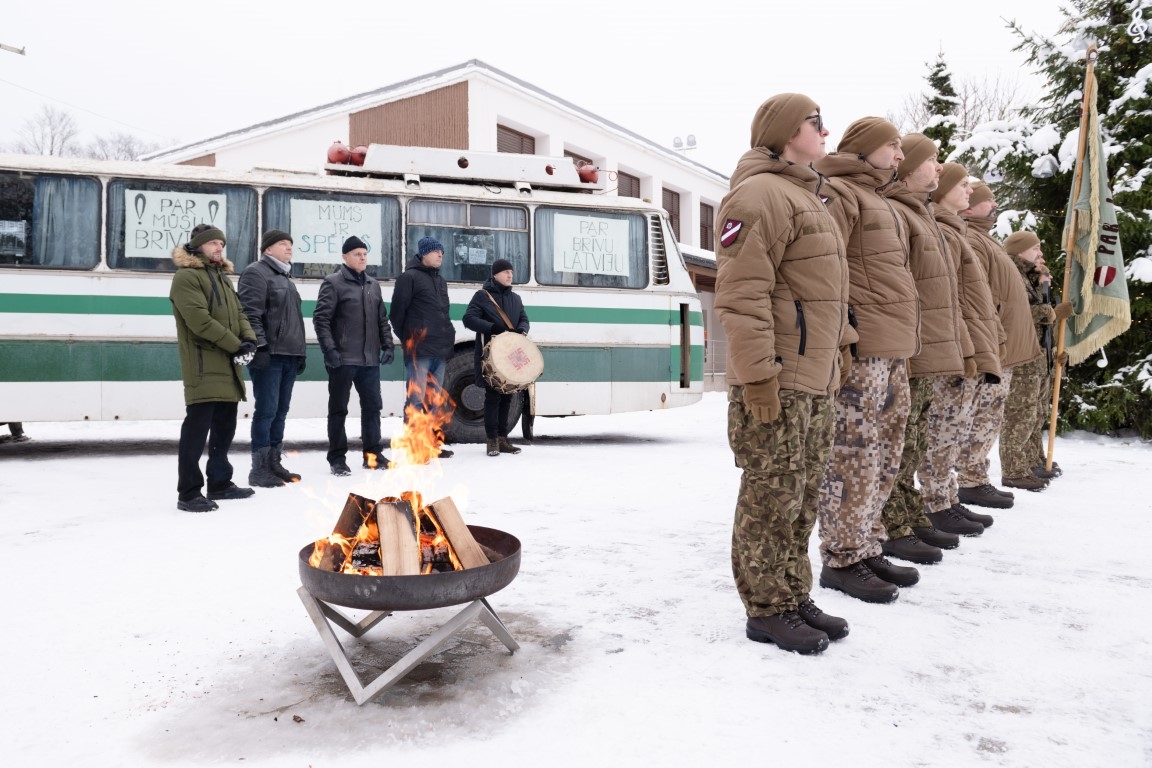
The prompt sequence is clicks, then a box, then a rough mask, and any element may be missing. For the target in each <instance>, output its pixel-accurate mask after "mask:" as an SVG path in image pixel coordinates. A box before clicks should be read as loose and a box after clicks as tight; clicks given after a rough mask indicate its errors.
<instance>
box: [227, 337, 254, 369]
mask: <svg viewBox="0 0 1152 768" xmlns="http://www.w3.org/2000/svg"><path fill="white" fill-rule="evenodd" d="M255 354H256V344H255V342H251V341H248V340H247V339H245V340H243V341H241V342H240V349H238V350H236V354H234V355H232V362H233V363H235V364H236V365H248V363H250V362H252V357H253V356H254V355H255Z"/></svg>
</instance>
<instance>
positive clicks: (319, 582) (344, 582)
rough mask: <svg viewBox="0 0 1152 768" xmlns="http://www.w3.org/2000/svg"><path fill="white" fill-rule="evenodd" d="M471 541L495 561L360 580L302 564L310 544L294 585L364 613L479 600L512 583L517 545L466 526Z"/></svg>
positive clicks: (500, 534)
mask: <svg viewBox="0 0 1152 768" xmlns="http://www.w3.org/2000/svg"><path fill="white" fill-rule="evenodd" d="M468 530H469V531H471V532H472V536H473V537H474V538H475V539H476V541H477V542H478V543H479V544H480V545H481V546H484V547H487V548H488V549H489V550H492V551H493V552H495V553H496V554H497V555H499V556H500V559H498V560H495V561H493V562H491V563H489V564H488V565H481V566H479V567H477V568H466V569H464V570H462V571H447V572H445V573H429V574H424V575H421V576H360V575H357V574H348V573H339V572H336V571H322V570H320V569H319V568H314V567H312V566H311V565H310V564H309V563H308V558H309V557H311V556H312V548H313V544H308V545H307V546H306V547H304V548H303V549H301V550H300V583H301V584H302V585H303V586H304V588H305V589H306V590H308V592H309V593H310V594H311V595H312V596H313V597H315V598H316V599H317V600H323V601H324V602H326V603H331V604H333V605H342V606H344V607H345V608H362V609H365V610H369V611H423V610H427V609H429V608H444V607H447V606H449V605H460V604H461V603H470V602H472V601H473V600H479V599H480V598H482V597H487V596H488V595H491V594H493V593H495V592H499V591H500V590H502V589H504V587H506V586H508V585H509V584H511V583H512V579H514V578H516V574H517V573H518V572H519V571H520V540H519V539H517V538H516V537H515V536H513V535H512V534H510V533H505V532H504V531H498V530H496V529H495V528H484V527H482V526H478V525H469V526H468Z"/></svg>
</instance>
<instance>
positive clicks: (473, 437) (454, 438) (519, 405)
mask: <svg viewBox="0 0 1152 768" xmlns="http://www.w3.org/2000/svg"><path fill="white" fill-rule="evenodd" d="M444 389H445V390H446V391H447V392H448V395H449V397H451V398H452V401H453V402H454V403H456V410H455V411H454V412H453V413H452V421H450V422H449V423H448V426H447V427H446V428H445V429H444V437H445V439H446V440H447V442H449V443H483V442H484V441H485V440H486V439H487V437H486V436H485V434H484V388H483V387H478V386H476V368H475V363H474V362H473V355H472V349H471V348H468V349H464V350H462V351H457V352H456V354H455V355H453V356H452V357H451V359H449V360H448V364H447V365H446V366H445V367H444ZM523 408H524V398H523V397H520V396H514V397H513V398H512V407H511V408H509V409H508V423H507V424H506V425H505V426H506V427H507V430H506V431H507V433H511V431H512V429H513V427H515V426H516V422H517V421H519V420H520V412H521V411H522V410H523Z"/></svg>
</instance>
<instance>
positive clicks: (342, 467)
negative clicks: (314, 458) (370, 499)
mask: <svg viewBox="0 0 1152 768" xmlns="http://www.w3.org/2000/svg"><path fill="white" fill-rule="evenodd" d="M328 468H329V469H330V470H331V472H332V474H334V475H336V477H348V475H350V474H352V470H350V469H348V464H347V462H345V461H344V459H337V460H336V461H334V462H332V463H331V464H329V465H328Z"/></svg>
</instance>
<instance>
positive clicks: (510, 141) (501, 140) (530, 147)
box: [496, 125, 536, 155]
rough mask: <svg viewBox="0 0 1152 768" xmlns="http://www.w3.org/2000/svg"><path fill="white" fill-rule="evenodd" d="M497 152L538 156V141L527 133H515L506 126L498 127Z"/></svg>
mask: <svg viewBox="0 0 1152 768" xmlns="http://www.w3.org/2000/svg"><path fill="white" fill-rule="evenodd" d="M496 151H497V152H513V153H516V154H519V155H534V154H536V139H535V138H534V137H532V136H529V135H528V134H526V133H521V132H520V131H514V130H512V129H511V128H509V127H508V126H506V125H498V126H496Z"/></svg>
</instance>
